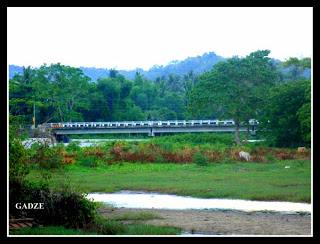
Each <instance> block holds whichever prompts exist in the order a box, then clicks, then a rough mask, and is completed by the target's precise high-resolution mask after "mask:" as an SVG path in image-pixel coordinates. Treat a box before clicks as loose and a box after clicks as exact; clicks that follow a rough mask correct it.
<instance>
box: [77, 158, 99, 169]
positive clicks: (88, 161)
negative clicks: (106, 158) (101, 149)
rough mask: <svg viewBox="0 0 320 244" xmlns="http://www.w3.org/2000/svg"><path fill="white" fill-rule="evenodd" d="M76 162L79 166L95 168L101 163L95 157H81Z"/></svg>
mask: <svg viewBox="0 0 320 244" xmlns="http://www.w3.org/2000/svg"><path fill="white" fill-rule="evenodd" d="M78 162H79V164H80V165H81V166H84V167H90V168H95V167H97V166H98V165H99V164H100V162H101V161H100V159H99V158H96V157H95V156H83V157H82V158H81V159H79V161H78Z"/></svg>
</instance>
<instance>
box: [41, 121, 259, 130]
mask: <svg viewBox="0 0 320 244" xmlns="http://www.w3.org/2000/svg"><path fill="white" fill-rule="evenodd" d="M258 124H259V122H258V121H256V120H251V121H249V125H258ZM234 125H235V122H234V121H233V120H164V121H113V122H63V123H48V124H45V126H46V127H47V128H52V129H73V128H74V129H79V128H132V127H136V128H141V127H145V128H149V127H196V126H201V127H205V126H234Z"/></svg>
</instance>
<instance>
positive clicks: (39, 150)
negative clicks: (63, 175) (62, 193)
mask: <svg viewBox="0 0 320 244" xmlns="http://www.w3.org/2000/svg"><path fill="white" fill-rule="evenodd" d="M32 151H33V152H32ZM63 152H64V149H63V148H62V147H49V146H48V145H46V144H38V145H36V146H33V147H32V150H31V153H30V154H31V156H30V160H31V162H33V163H35V164H37V165H39V166H40V168H42V169H54V168H60V167H61V166H62V165H63V162H64V157H63Z"/></svg>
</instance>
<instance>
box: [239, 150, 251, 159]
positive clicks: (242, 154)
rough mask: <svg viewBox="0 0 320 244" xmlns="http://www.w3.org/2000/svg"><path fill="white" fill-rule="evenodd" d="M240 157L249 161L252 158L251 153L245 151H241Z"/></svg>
mask: <svg viewBox="0 0 320 244" xmlns="http://www.w3.org/2000/svg"><path fill="white" fill-rule="evenodd" d="M239 157H240V158H243V159H245V160H246V161H249V160H250V159H251V156H250V154H249V153H248V152H244V151H241V152H239Z"/></svg>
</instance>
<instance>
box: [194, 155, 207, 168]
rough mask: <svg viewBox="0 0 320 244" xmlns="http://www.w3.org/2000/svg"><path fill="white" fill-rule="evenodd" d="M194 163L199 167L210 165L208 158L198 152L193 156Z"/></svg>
mask: <svg viewBox="0 0 320 244" xmlns="http://www.w3.org/2000/svg"><path fill="white" fill-rule="evenodd" d="M193 162H194V163H195V164H197V165H199V166H206V165H208V158H207V157H205V156H204V155H202V153H201V152H196V153H195V154H194V155H193Z"/></svg>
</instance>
